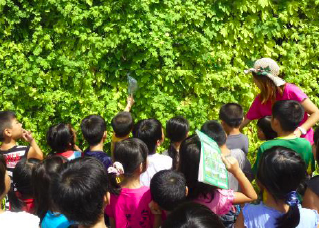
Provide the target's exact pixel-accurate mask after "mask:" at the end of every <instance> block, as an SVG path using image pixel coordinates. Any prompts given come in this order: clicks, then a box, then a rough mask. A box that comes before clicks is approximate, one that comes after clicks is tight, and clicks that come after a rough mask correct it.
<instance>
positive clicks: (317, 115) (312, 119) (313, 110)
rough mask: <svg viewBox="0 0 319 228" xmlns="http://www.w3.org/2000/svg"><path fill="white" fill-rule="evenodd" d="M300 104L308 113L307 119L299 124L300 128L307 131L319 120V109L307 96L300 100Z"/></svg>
mask: <svg viewBox="0 0 319 228" xmlns="http://www.w3.org/2000/svg"><path fill="white" fill-rule="evenodd" d="M301 105H302V107H303V108H304V109H305V112H307V113H308V114H309V115H310V116H309V118H308V119H307V121H306V122H304V123H303V124H302V125H301V127H302V128H304V129H305V130H306V131H308V130H309V129H310V128H311V127H313V126H314V125H315V124H316V123H317V122H318V121H319V109H318V107H317V106H316V105H315V104H314V103H312V101H311V100H310V99H309V98H306V99H305V100H303V101H302V102H301ZM299 131H300V130H299ZM300 133H301V132H300Z"/></svg>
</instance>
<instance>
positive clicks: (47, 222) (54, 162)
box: [32, 155, 73, 228]
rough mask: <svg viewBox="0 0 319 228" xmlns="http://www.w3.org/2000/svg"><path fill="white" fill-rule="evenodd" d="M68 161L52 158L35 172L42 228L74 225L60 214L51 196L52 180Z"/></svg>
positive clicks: (38, 212)
mask: <svg viewBox="0 0 319 228" xmlns="http://www.w3.org/2000/svg"><path fill="white" fill-rule="evenodd" d="M67 161H68V160H67V158H65V157H62V156H57V155H55V156H50V157H48V158H46V159H45V160H43V161H42V162H41V163H40V164H38V166H37V167H36V168H35V169H34V170H33V173H32V185H33V192H34V206H35V214H36V215H37V216H39V218H40V221H41V227H42V228H56V227H59V228H67V227H69V226H70V225H71V224H73V223H72V222H70V221H68V219H67V218H66V217H65V216H64V215H63V214H61V213H60V212H58V209H57V208H56V206H55V205H54V204H53V202H52V198H51V196H50V189H51V188H52V179H53V178H54V176H56V175H58V174H59V173H60V172H61V171H62V167H63V164H64V163H66V162H67Z"/></svg>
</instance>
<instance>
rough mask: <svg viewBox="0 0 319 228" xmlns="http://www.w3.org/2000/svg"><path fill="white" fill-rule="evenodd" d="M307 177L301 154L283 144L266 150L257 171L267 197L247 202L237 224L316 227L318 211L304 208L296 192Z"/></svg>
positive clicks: (318, 217)
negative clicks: (255, 201)
mask: <svg viewBox="0 0 319 228" xmlns="http://www.w3.org/2000/svg"><path fill="white" fill-rule="evenodd" d="M305 177H306V164H305V162H304V161H303V159H302V158H301V157H300V155H299V154H297V153H296V152H294V151H293V150H291V149H288V148H285V147H281V146H275V147H272V148H270V149H268V150H266V151H265V152H264V153H263V155H262V157H261V161H260V163H259V166H258V171H257V183H258V185H259V187H260V189H261V190H262V191H263V196H264V197H263V201H262V202H261V203H260V204H258V205H253V204H246V205H245V207H244V208H243V210H242V212H241V214H240V215H239V216H238V219H237V221H236V225H235V227H236V228H240V227H246V228H252V227H254V228H259V227H276V228H293V227H298V228H299V227H300V228H301V227H307V228H316V227H317V226H318V219H319V216H318V213H317V212H316V211H314V210H309V209H305V208H302V207H301V206H300V204H299V203H300V202H299V198H298V194H297V192H296V190H297V188H298V187H299V185H300V183H301V182H302V181H303V180H304V179H305Z"/></svg>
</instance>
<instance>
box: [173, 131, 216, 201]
mask: <svg viewBox="0 0 319 228" xmlns="http://www.w3.org/2000/svg"><path fill="white" fill-rule="evenodd" d="M200 150H201V142H200V140H199V137H198V136H197V135H192V136H190V137H188V138H186V139H185V140H184V141H183V142H182V144H181V147H180V149H179V154H180V160H179V168H178V170H179V171H180V172H181V173H183V174H184V176H185V179H186V185H187V187H188V190H189V191H188V196H187V198H189V199H192V200H193V199H197V198H198V197H199V196H203V197H205V198H208V199H213V196H214V191H215V189H216V187H214V186H211V185H208V184H204V183H201V182H198V169H199V161H200V153H201V151H200Z"/></svg>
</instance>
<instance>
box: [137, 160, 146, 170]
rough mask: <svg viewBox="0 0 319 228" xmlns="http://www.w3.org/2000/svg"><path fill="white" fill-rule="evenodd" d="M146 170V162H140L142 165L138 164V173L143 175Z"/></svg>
mask: <svg viewBox="0 0 319 228" xmlns="http://www.w3.org/2000/svg"><path fill="white" fill-rule="evenodd" d="M146 169H147V160H146V162H142V163H141V164H140V167H139V172H140V173H144V172H145V171H146Z"/></svg>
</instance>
